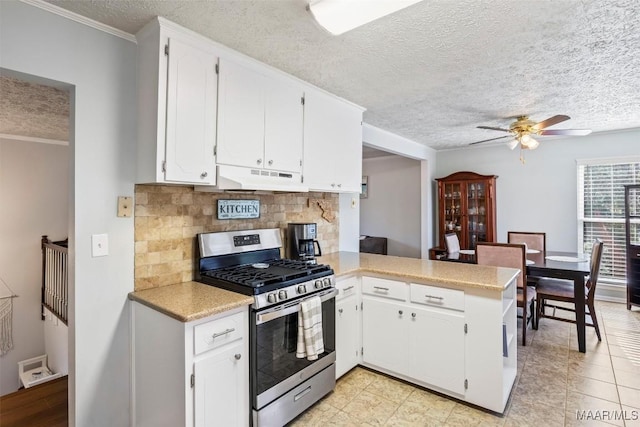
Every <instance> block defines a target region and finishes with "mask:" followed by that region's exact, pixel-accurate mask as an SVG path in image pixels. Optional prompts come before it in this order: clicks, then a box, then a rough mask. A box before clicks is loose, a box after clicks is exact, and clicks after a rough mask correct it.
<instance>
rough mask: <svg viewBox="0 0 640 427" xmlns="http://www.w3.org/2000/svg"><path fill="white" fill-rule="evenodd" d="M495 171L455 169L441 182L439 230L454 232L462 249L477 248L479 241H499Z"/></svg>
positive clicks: (441, 236) (441, 244)
mask: <svg viewBox="0 0 640 427" xmlns="http://www.w3.org/2000/svg"><path fill="white" fill-rule="evenodd" d="M497 178H498V177H497V176H496V175H479V174H477V173H474V172H456V173H453V174H451V175H449V176H446V177H444V178H439V179H436V181H437V182H438V231H439V236H440V247H441V248H444V247H445V245H444V235H445V234H446V233H452V232H455V233H456V234H457V235H458V239H460V248H461V249H475V247H476V243H477V242H495V241H496V179H497Z"/></svg>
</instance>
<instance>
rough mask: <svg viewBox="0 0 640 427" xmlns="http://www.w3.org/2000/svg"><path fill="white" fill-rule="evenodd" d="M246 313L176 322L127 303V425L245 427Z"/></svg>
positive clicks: (246, 407) (246, 374)
mask: <svg viewBox="0 0 640 427" xmlns="http://www.w3.org/2000/svg"><path fill="white" fill-rule="evenodd" d="M248 319H249V318H248V309H247V308H246V307H243V308H239V309H235V310H231V311H228V312H225V313H222V314H219V315H215V316H211V317H207V318H204V319H200V320H195V321H192V322H186V323H185V322H180V321H178V320H176V319H173V318H171V317H169V316H166V315H164V314H162V313H160V312H158V311H156V310H154V309H152V308H149V307H147V306H145V305H143V304H140V303H137V302H131V322H132V324H131V325H132V335H131V336H132V343H131V344H132V358H133V363H132V376H133V380H132V383H133V393H132V398H133V403H132V409H133V414H132V425H135V426H139V427H141V426H153V427H157V426H167V427H176V426H189V427H191V426H196V427H201V426H203V427H204V426H225V427H226V426H238V427H245V426H247V425H249V409H250V404H249V357H248V355H249V350H248V330H249V320H248Z"/></svg>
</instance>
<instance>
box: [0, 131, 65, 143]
mask: <svg viewBox="0 0 640 427" xmlns="http://www.w3.org/2000/svg"><path fill="white" fill-rule="evenodd" d="M0 140H9V141H25V142H39V143H41V144H53V145H69V141H62V140H59V139H48V138H37V137H35V136H22V135H10V134H7V133H0Z"/></svg>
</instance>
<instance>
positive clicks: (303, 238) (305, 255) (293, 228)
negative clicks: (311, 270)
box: [286, 223, 322, 264]
mask: <svg viewBox="0 0 640 427" xmlns="http://www.w3.org/2000/svg"><path fill="white" fill-rule="evenodd" d="M317 236H318V232H317V225H316V224H315V223H290V224H289V225H288V227H287V243H288V244H287V253H286V255H287V258H289V259H297V260H300V261H305V262H307V263H309V264H316V262H317V261H316V257H317V256H322V251H321V250H320V243H318V241H317V240H316V237H317ZM316 248H317V249H318V252H316Z"/></svg>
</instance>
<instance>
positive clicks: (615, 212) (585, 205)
mask: <svg viewBox="0 0 640 427" xmlns="http://www.w3.org/2000/svg"><path fill="white" fill-rule="evenodd" d="M633 160H634V161H627V162H619V163H616V162H612V161H611V160H608V159H603V160H602V161H601V162H598V161H597V160H595V161H594V160H591V161H589V162H585V163H583V164H579V165H578V195H579V197H578V228H579V230H578V236H579V240H580V241H579V247H580V248H582V249H583V250H584V252H585V253H589V252H590V251H591V246H592V244H593V241H594V240H595V239H596V238H599V239H601V240H602V241H603V242H604V252H603V254H602V262H601V265H600V278H602V279H605V281H607V282H610V283H620V284H624V283H626V242H625V224H624V186H625V185H627V184H640V161H636V160H637V159H633Z"/></svg>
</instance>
